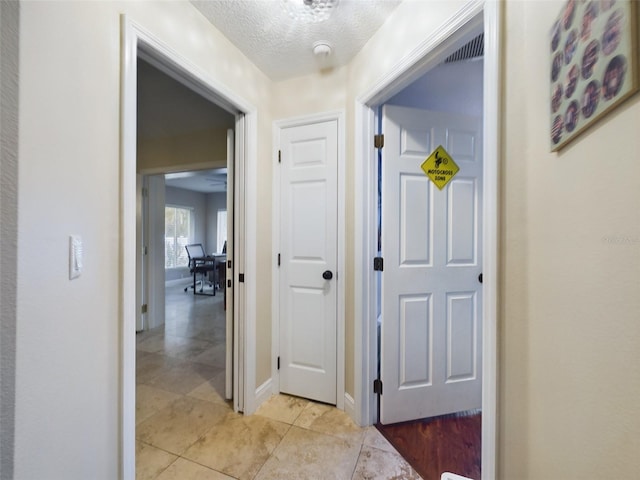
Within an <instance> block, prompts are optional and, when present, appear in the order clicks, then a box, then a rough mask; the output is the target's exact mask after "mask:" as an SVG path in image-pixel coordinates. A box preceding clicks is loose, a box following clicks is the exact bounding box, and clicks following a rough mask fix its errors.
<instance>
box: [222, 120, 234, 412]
mask: <svg viewBox="0 0 640 480" xmlns="http://www.w3.org/2000/svg"><path fill="white" fill-rule="evenodd" d="M234 147H235V139H234V134H233V130H232V129H229V130H227V252H226V253H227V267H226V268H227V273H226V275H225V284H224V285H223V287H222V288H224V289H225V292H226V293H225V294H224V295H225V309H226V310H225V316H226V328H225V335H226V337H225V340H226V347H225V348H226V350H225V355H226V359H225V368H226V372H225V398H226V399H227V400H230V399H231V398H233V281H232V279H233V263H234V262H233V218H234V216H233V213H234V212H233V199H234V191H233V190H234V189H233V186H234V179H233V175H234V168H233V167H234V163H235V160H236V159H235V148H234Z"/></svg>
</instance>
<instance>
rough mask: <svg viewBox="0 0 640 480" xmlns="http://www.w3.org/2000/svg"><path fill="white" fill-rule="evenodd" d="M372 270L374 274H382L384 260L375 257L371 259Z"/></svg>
mask: <svg viewBox="0 0 640 480" xmlns="http://www.w3.org/2000/svg"><path fill="white" fill-rule="evenodd" d="M373 270H374V271H376V272H382V271H383V270H384V260H383V259H382V257H375V258H374V259H373Z"/></svg>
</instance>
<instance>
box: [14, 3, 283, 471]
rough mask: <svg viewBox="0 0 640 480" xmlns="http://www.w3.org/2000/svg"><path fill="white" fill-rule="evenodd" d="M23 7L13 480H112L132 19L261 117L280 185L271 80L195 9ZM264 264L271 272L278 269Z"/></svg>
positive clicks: (263, 149) (265, 149)
mask: <svg viewBox="0 0 640 480" xmlns="http://www.w3.org/2000/svg"><path fill="white" fill-rule="evenodd" d="M20 9H21V23H20V41H21V48H20V69H21V71H20V74H21V76H20V97H19V107H20V138H19V151H20V162H19V184H18V187H19V197H18V205H19V208H20V215H19V218H18V236H19V242H20V244H21V246H22V247H21V248H22V252H31V253H30V254H28V255H27V254H24V253H23V254H21V255H19V258H18V266H17V269H18V272H17V277H18V278H17V284H18V293H17V319H16V321H17V326H18V327H17V330H18V331H17V334H16V349H17V358H16V362H15V376H16V394H15V477H16V478H19V479H32V478H33V479H35V478H47V479H83V478H94V479H105V480H112V479H114V478H118V470H119V461H120V460H119V435H120V432H119V425H120V415H121V412H120V411H119V404H120V397H119V391H120V371H119V370H120V362H119V358H120V349H119V338H120V323H119V311H118V305H119V293H118V292H119V286H120V274H119V266H118V265H119V255H120V246H119V242H120V229H119V218H120V215H119V205H120V179H119V175H120V166H119V165H120V152H119V145H120V131H119V125H120V107H119V98H120V22H121V18H120V15H121V14H122V13H126V14H128V15H129V17H130V18H131V19H133V20H134V21H136V22H137V23H139V24H140V25H142V26H143V27H144V28H145V29H147V30H149V32H150V33H151V34H152V35H153V36H155V37H156V38H158V39H160V40H161V41H162V42H164V43H166V44H167V45H168V46H169V47H170V48H171V49H173V50H174V51H175V52H177V53H178V54H179V55H181V56H182V57H184V58H186V59H187V60H188V61H189V62H191V63H192V64H194V65H197V66H198V68H200V69H201V70H202V71H204V72H206V74H207V75H208V76H209V77H210V78H212V79H214V80H215V81H217V82H218V83H220V84H223V85H226V86H227V88H229V89H230V88H231V87H233V89H234V90H235V91H236V92H237V93H238V95H240V96H242V97H243V98H244V99H245V100H246V101H247V102H249V103H252V104H253V105H255V106H256V107H257V108H258V110H259V113H258V119H257V121H258V128H259V133H258V171H257V172H256V174H257V176H258V177H260V176H266V177H269V176H270V172H268V171H267V172H264V171H263V169H264V166H263V164H264V163H268V161H267V160H268V159H269V158H270V155H271V153H270V152H271V130H270V129H271V117H270V114H269V105H268V103H267V99H268V97H269V95H268V93H269V90H270V88H271V82H270V81H269V80H268V79H267V78H266V77H265V76H264V75H263V74H262V73H261V72H260V71H259V70H258V69H257V68H256V67H255V66H253V65H252V64H251V63H250V62H249V61H248V60H247V59H246V58H245V57H244V56H243V55H241V54H240V53H239V51H238V50H237V49H236V48H235V47H234V46H232V45H231V44H230V43H229V42H228V41H227V40H226V38H224V37H223V36H222V35H221V34H220V33H219V32H217V31H216V30H215V29H213V28H212V27H211V25H210V24H209V23H208V22H207V21H206V20H205V19H204V18H203V17H202V16H201V15H200V14H199V13H198V12H197V11H196V10H195V9H194V8H193V7H192V6H191V5H190V4H188V3H187V2H117V1H114V2H76V1H68V2H65V1H56V2H22V3H21V4H20ZM185 32H188V34H186V35H185ZM265 159H266V160H265ZM263 190H264V189H263V187H262V186H258V192H257V194H258V196H264V192H263ZM44 198H46V199H47V201H46V202H42V201H41V199H44ZM259 218H260V219H261V220H260V223H259V225H258V234H259V235H261V236H262V237H264V238H269V237H270V229H267V228H266V226H267V225H269V223H270V210H269V207H268V205H267V206H266V208H263V207H260V210H259ZM72 233H73V234H79V235H81V236H82V238H83V240H84V247H85V249H84V253H85V258H84V262H85V263H84V272H83V274H82V276H81V277H79V278H78V279H77V280H74V281H69V280H68V273H67V270H68V243H67V242H68V240H67V239H68V235H69V234H72ZM258 255H259V257H258V263H259V268H260V269H261V270H265V267H264V264H265V263H266V262H268V261H270V258H269V257H267V258H266V259H264V258H262V257H260V253H259V254H258ZM258 274H259V273H258ZM267 278H268V277H267ZM264 283H266V282H264ZM260 288H262V287H261V286H260V282H258V289H260ZM258 295H259V296H261V297H265V296H266V295H265V294H263V293H261V292H260V291H259V292H258ZM267 309H268V308H263V309H262V310H267ZM268 320H269V319H265V320H264V321H268Z"/></svg>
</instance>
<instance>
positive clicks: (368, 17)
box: [190, 0, 401, 81]
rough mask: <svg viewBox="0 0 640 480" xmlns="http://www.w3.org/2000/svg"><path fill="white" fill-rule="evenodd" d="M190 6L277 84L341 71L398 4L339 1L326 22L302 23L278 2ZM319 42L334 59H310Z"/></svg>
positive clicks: (210, 0) (203, 1) (241, 0)
mask: <svg viewBox="0 0 640 480" xmlns="http://www.w3.org/2000/svg"><path fill="white" fill-rule="evenodd" d="M190 1H191V3H192V4H193V5H194V6H195V7H196V8H197V9H198V10H200V11H201V12H202V14H203V15H204V16H205V17H206V18H207V19H208V20H209V21H210V22H211V23H212V24H213V25H214V26H215V27H216V28H217V29H218V30H220V31H221V32H222V33H223V34H224V35H225V36H226V37H227V38H228V39H229V40H230V41H231V42H232V43H233V44H235V45H236V46H237V47H238V48H239V49H240V50H241V51H242V52H243V53H244V54H245V55H246V56H247V57H248V58H249V59H250V60H251V61H252V62H253V63H254V64H255V65H257V66H258V68H260V70H262V71H263V72H264V73H265V74H266V75H267V76H268V77H269V78H271V79H272V80H276V81H278V80H284V79H288V78H293V77H299V76H303V75H308V74H311V73H314V72H318V71H319V70H324V69H328V68H336V67H340V66H343V65H346V64H347V63H348V62H349V61H350V60H351V59H352V58H353V57H354V56H355V55H356V54H357V53H358V52H359V51H360V50H361V49H362V47H363V46H364V44H365V43H366V42H367V41H368V40H369V38H371V37H372V36H373V34H374V33H375V32H376V31H377V30H378V28H380V26H381V25H382V24H383V23H384V22H385V20H386V19H387V17H388V16H389V14H390V13H391V12H392V11H393V10H394V9H395V8H396V7H397V6H398V5H399V4H400V2H401V0H339V2H338V4H337V6H336V7H335V8H334V9H333V12H332V14H331V16H330V17H329V18H328V19H327V20H325V21H322V22H318V23H304V22H302V21H300V20H294V19H293V18H291V17H290V16H289V14H288V13H287V11H286V10H285V7H284V3H283V0H190ZM288 1H290V2H298V3H299V4H301V5H302V4H303V3H304V0H288ZM313 1H314V2H318V1H321V0H313ZM318 41H326V42H328V43H329V44H330V45H331V46H332V47H333V53H332V54H331V55H329V56H328V57H326V58H317V57H316V56H314V54H313V45H314V43H316V42H318Z"/></svg>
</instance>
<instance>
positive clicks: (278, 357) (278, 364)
mask: <svg viewBox="0 0 640 480" xmlns="http://www.w3.org/2000/svg"><path fill="white" fill-rule="evenodd" d="M278 370H280V357H278Z"/></svg>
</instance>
